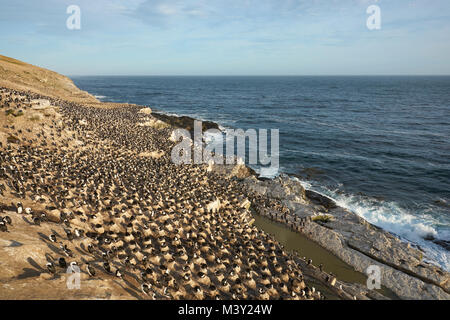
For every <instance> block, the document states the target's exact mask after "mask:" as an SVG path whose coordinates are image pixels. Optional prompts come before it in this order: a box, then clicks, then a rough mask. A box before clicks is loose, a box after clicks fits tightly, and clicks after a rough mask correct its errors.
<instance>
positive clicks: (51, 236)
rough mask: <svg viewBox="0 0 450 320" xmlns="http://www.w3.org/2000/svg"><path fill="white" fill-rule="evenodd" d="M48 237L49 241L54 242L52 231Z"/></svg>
mask: <svg viewBox="0 0 450 320" xmlns="http://www.w3.org/2000/svg"><path fill="white" fill-rule="evenodd" d="M48 239H49V240H50V241H51V242H56V234H54V233H52V234H51V235H49V236H48Z"/></svg>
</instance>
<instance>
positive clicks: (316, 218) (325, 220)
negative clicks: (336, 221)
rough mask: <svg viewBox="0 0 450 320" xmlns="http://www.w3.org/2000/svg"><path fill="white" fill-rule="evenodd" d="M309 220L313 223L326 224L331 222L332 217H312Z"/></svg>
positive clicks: (324, 215)
mask: <svg viewBox="0 0 450 320" xmlns="http://www.w3.org/2000/svg"><path fill="white" fill-rule="evenodd" d="M311 220H312V221H314V222H323V223H327V222H330V221H332V220H333V217H332V216H330V215H326V214H323V215H318V216H315V217H312V218H311Z"/></svg>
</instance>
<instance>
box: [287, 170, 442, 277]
mask: <svg viewBox="0 0 450 320" xmlns="http://www.w3.org/2000/svg"><path fill="white" fill-rule="evenodd" d="M293 179H296V180H297V181H299V182H300V183H301V184H302V186H303V187H304V188H305V189H308V190H312V191H315V192H318V193H320V194H322V195H325V196H328V197H330V198H331V199H333V200H334V201H335V202H336V204H337V205H338V206H340V207H343V208H345V209H347V210H350V211H352V212H354V213H356V214H357V215H358V216H360V217H362V218H364V219H365V220H367V221H368V222H370V223H372V224H373V225H376V226H378V227H380V228H383V229H384V230H387V231H389V232H391V233H393V234H395V235H397V236H398V237H400V238H401V239H402V240H404V241H408V242H411V243H413V244H417V245H419V246H420V247H421V248H422V249H423V250H424V251H425V258H426V260H427V261H428V262H430V263H434V264H437V265H439V266H440V267H442V268H443V269H445V270H447V271H449V270H450V252H448V251H446V250H445V249H444V248H442V247H441V246H439V245H437V244H435V243H433V242H431V241H429V240H426V239H427V238H435V239H447V237H448V234H447V233H446V232H443V231H440V230H439V229H438V228H437V227H436V225H437V224H438V223H439V222H438V221H436V220H434V219H432V218H431V217H430V216H423V215H413V214H411V213H410V212H408V210H406V209H404V208H402V207H401V206H400V205H398V204H397V203H395V202H392V201H382V200H378V199H374V198H370V197H367V196H361V195H354V194H346V193H343V192H342V191H341V190H339V189H333V190H332V189H329V188H326V187H324V186H321V185H318V184H316V183H314V182H312V181H305V180H299V179H297V178H293Z"/></svg>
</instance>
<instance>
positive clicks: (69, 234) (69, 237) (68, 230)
mask: <svg viewBox="0 0 450 320" xmlns="http://www.w3.org/2000/svg"><path fill="white" fill-rule="evenodd" d="M64 231H65V232H66V236H67V240H69V241H72V240H73V234H72V231H70V229H65V230H64Z"/></svg>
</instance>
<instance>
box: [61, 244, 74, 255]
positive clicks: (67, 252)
mask: <svg viewBox="0 0 450 320" xmlns="http://www.w3.org/2000/svg"><path fill="white" fill-rule="evenodd" d="M60 248H61V249H62V251H63V252H64V254H65V255H66V256H68V257H73V253H72V250H70V249H69V248H68V247H67V244H65V245H63V244H60Z"/></svg>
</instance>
